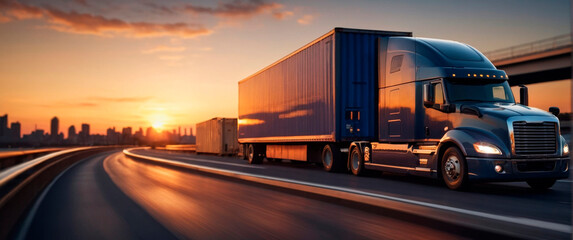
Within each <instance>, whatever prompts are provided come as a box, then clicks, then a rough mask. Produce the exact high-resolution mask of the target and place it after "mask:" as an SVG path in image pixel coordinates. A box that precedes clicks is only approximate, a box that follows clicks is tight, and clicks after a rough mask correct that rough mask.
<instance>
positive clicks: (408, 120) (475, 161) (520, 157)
mask: <svg viewBox="0 0 573 240" xmlns="http://www.w3.org/2000/svg"><path fill="white" fill-rule="evenodd" d="M379 44H380V45H381V47H380V49H382V52H381V53H380V55H382V57H381V58H383V59H386V60H387V61H386V63H385V65H386V66H385V69H383V72H384V74H383V75H382V77H381V79H380V88H379V99H380V104H379V119H380V120H379V121H380V128H379V129H380V130H379V131H380V133H379V136H380V139H379V141H376V142H354V143H353V144H352V146H351V147H350V152H351V154H350V156H349V158H350V161H349V167H350V168H351V170H352V172H353V173H354V174H357V175H359V174H361V171H362V169H363V168H364V169H368V168H372V169H379V170H384V171H397V172H406V173H412V174H416V175H427V176H430V177H440V178H442V179H443V180H444V182H445V183H446V185H447V186H448V187H450V188H452V189H458V188H462V187H464V186H465V185H466V184H467V183H468V182H470V181H527V182H528V183H529V185H531V186H532V187H534V188H548V187H551V186H552V185H553V184H554V183H555V180H556V179H560V178H567V177H568V174H569V149H568V146H567V143H566V141H565V139H564V138H563V137H562V136H561V135H560V128H559V120H558V119H557V117H555V116H554V115H553V114H551V113H548V112H546V111H542V110H539V109H536V108H532V107H528V106H526V105H524V104H519V103H516V102H515V99H514V96H513V93H512V91H511V89H510V86H509V84H508V82H507V79H508V76H507V75H506V73H505V72H504V71H502V70H497V69H496V68H495V66H494V65H493V64H492V63H491V62H490V61H489V60H488V59H487V58H486V57H485V56H483V55H482V54H481V53H480V52H479V51H477V50H476V49H474V48H473V47H471V46H469V45H466V44H463V43H459V42H454V41H446V40H437V39H424V38H411V37H390V38H388V39H387V42H385V41H381V42H380V43H379ZM384 48H386V50H385V51H384ZM383 55H386V56H383ZM521 92H522V93H523V94H522V96H521V99H522V103H523V102H526V101H527V100H526V99H527V89H526V88H523V89H521ZM398 146H399V147H398ZM364 156H366V157H364Z"/></svg>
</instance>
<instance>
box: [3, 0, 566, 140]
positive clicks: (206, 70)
mask: <svg viewBox="0 0 573 240" xmlns="http://www.w3.org/2000/svg"><path fill="white" fill-rule="evenodd" d="M570 11H571V7H570V1H569V0H550V1H538V0H482V1H466V0H461V1H460V0H435V1H426V0H402V1H375V0H355V1H336V0H331V1H328V0H314V1H303V0H295V1H271V0H221V1H183V0H164V1H151V0H120V1H117V0H114V1H112V0H97V1H96V0H50V1H48V0H44V1H36V0H20V1H16V0H0V115H3V114H8V115H9V119H8V120H9V122H15V121H19V122H20V123H21V124H22V133H23V134H28V133H30V132H31V131H33V130H34V129H35V128H38V129H44V130H46V131H49V129H50V125H49V124H50V119H51V118H52V117H54V116H57V117H58V118H59V120H60V131H61V132H64V134H66V135H67V129H68V127H69V126H70V125H75V127H76V129H79V128H80V125H81V124H82V123H89V124H90V125H91V132H92V133H101V134H104V133H105V131H106V129H107V128H108V127H116V128H117V129H118V131H119V130H120V129H121V128H123V127H128V126H131V127H134V128H135V129H138V128H139V127H143V128H144V129H145V128H146V127H148V126H152V125H154V126H155V127H157V128H159V129H165V130H169V129H175V128H177V127H179V126H181V127H182V128H189V127H192V126H194V125H195V124H196V123H198V122H202V121H205V120H208V119H210V118H213V117H236V116H237V102H238V101H237V99H238V90H237V89H238V88H237V84H238V82H239V81H240V80H242V79H243V78H245V77H247V76H249V75H251V74H253V73H255V72H257V71H258V70H260V69H262V68H264V67H265V66H267V65H269V64H271V63H273V62H275V61H276V60H278V59H280V58H282V57H283V56H286V55H287V54H289V53H291V52H293V51H294V50H296V49H298V48H299V47H301V46H303V45H304V44H306V43H308V42H311V41H312V40H314V39H316V38H318V37H319V36H321V35H323V34H325V33H327V32H328V31H330V30H331V29H333V28H334V27H349V28H362V29H375V30H391V31H408V32H413V35H414V36H415V37H430V38H441V39H449V40H455V41H460V42H464V43H467V44H470V45H472V46H474V47H475V48H477V49H478V50H480V51H482V52H488V51H493V50H496V49H501V48H505V47H510V46H514V45H519V44H522V43H527V42H532V41H536V40H541V39H545V38H549V37H553V36H557V35H561V34H566V33H569V32H571V21H570ZM570 89H571V81H570V80H569V81H560V82H556V83H554V84H551V86H549V87H545V86H533V88H530V95H531V96H532V99H531V100H530V101H531V105H534V106H535V104H537V105H538V106H539V107H540V108H547V106H546V105H548V104H549V105H558V106H560V107H561V110H562V112H570V111H571V106H570V98H571V94H570ZM535 91H537V93H535ZM555 91H558V93H559V94H555V93H556V92H555ZM544 92H552V93H553V96H557V97H553V98H547V97H544V96H543V94H542V93H544ZM536 94H537V95H536ZM535 99H539V100H535ZM543 101H545V102H543ZM553 103H556V104H553Z"/></svg>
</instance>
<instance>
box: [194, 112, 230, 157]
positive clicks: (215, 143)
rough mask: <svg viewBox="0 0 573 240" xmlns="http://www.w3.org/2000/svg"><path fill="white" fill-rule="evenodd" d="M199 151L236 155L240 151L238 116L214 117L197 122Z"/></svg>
mask: <svg viewBox="0 0 573 240" xmlns="http://www.w3.org/2000/svg"><path fill="white" fill-rule="evenodd" d="M196 144H197V153H214V154H218V155H235V154H237V153H238V152H239V143H238V141H237V119H236V118H213V119H210V120H207V121H205V122H201V123H198V124H197V143H196Z"/></svg>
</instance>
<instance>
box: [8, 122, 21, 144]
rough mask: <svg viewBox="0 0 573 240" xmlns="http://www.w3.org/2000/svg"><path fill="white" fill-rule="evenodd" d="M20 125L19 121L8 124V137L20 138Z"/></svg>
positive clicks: (12, 138)
mask: <svg viewBox="0 0 573 240" xmlns="http://www.w3.org/2000/svg"><path fill="white" fill-rule="evenodd" d="M21 131H22V125H21V124H20V122H13V123H11V124H10V138H11V140H13V141H14V140H20V138H21V136H22V133H21Z"/></svg>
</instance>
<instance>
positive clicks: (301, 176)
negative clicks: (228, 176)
mask: <svg viewBox="0 0 573 240" xmlns="http://www.w3.org/2000/svg"><path fill="white" fill-rule="evenodd" d="M133 152H134V153H138V154H142V155H146V156H153V157H158V158H164V159H171V160H175V161H180V162H184V163H189V164H195V165H203V166H209V167H214V168H219V169H227V170H233V171H240V172H245V173H250V174H257V175H263V176H272V177H279V178H285V179H294V180H298V181H301V182H308V183H314V184H322V185H327V186H337V187H344V188H349V189H354V190H360V191H364V192H368V193H374V194H379V195H384V196H390V197H396V198H400V199H407V200H415V201H419V202H424V203H431V204H435V205H440V206H448V207H452V208H456V209H462V210H471V211H475V212H479V213H487V214H495V215H498V216H507V217H511V218H520V219H531V220H534V221H539V224H542V223H546V224H557V225H561V226H571V215H572V209H571V205H572V202H571V178H570V179H567V180H559V181H557V183H556V184H555V185H554V186H553V188H551V189H550V190H548V191H536V190H533V189H531V188H530V187H529V186H528V185H527V184H526V183H525V182H513V183H482V184H474V185H473V187H472V189H471V190H470V191H466V192H457V191H452V190H449V189H447V188H446V187H445V186H443V185H441V184H440V183H439V182H437V181H436V180H432V179H427V178H421V177H413V176H401V175H391V174H386V173H380V172H373V173H371V174H369V176H367V177H356V176H353V175H351V174H347V173H328V172H324V171H323V170H322V167H321V166H316V165H312V164H307V163H298V164H297V163H291V162H290V161H283V162H280V163H278V162H268V161H265V163H264V164H262V165H248V164H247V163H246V162H245V161H244V160H241V159H239V158H236V157H217V156H209V155H195V154H184V153H174V152H165V151H158V150H144V149H142V150H134V151H133ZM569 231H570V230H569Z"/></svg>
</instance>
